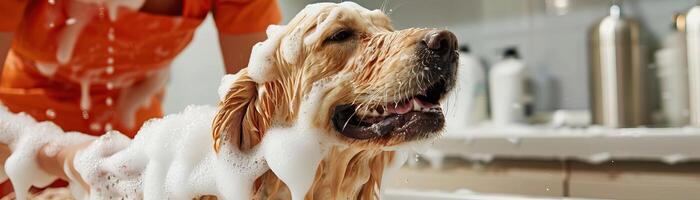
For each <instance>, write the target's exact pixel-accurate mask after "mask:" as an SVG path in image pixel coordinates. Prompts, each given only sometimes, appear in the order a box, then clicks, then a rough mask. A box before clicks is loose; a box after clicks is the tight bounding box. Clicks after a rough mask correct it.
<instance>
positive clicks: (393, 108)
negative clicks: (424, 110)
mask: <svg viewBox="0 0 700 200" xmlns="http://www.w3.org/2000/svg"><path fill="white" fill-rule="evenodd" d="M387 107H388V108H387V109H386V111H387V112H389V113H395V114H399V115H401V114H406V113H407V112H409V111H411V110H412V109H413V100H409V101H405V102H403V103H400V104H395V105H389V106H387Z"/></svg>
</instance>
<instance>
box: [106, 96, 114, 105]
mask: <svg viewBox="0 0 700 200" xmlns="http://www.w3.org/2000/svg"><path fill="white" fill-rule="evenodd" d="M113 103H114V100H112V97H107V99H106V100H105V104H107V106H112V104H113Z"/></svg>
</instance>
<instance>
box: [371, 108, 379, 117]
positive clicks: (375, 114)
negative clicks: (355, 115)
mask: <svg viewBox="0 0 700 200" xmlns="http://www.w3.org/2000/svg"><path fill="white" fill-rule="evenodd" d="M369 115H370V116H373V117H379V112H377V110H375V109H372V112H371V113H370V114H369Z"/></svg>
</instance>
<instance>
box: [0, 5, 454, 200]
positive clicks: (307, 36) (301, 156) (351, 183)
mask: <svg viewBox="0 0 700 200" xmlns="http://www.w3.org/2000/svg"><path fill="white" fill-rule="evenodd" d="M267 34H268V39H267V40H265V41H263V42H261V43H259V44H257V45H256V46H255V47H254V48H253V51H252V54H251V58H250V62H249V65H248V68H246V69H243V70H242V71H240V72H239V73H237V74H236V75H228V76H226V77H224V78H223V79H222V86H221V87H220V88H219V90H218V92H219V94H220V95H222V96H221V102H220V103H219V106H218V107H216V108H215V107H209V106H190V107H188V108H187V109H185V111H183V112H182V113H179V114H174V115H169V116H166V117H164V118H162V119H155V120H151V121H149V122H147V123H146V124H145V125H144V126H143V128H142V129H141V130H140V131H139V132H138V134H137V136H136V138H134V139H133V140H130V139H128V138H126V137H125V136H123V135H121V134H119V133H118V132H110V133H108V134H106V135H104V136H101V137H99V138H97V139H95V140H94V141H93V142H92V143H90V145H89V146H88V147H87V148H85V149H84V150H82V151H80V152H78V153H77V155H76V157H75V159H74V160H73V163H72V164H73V166H75V169H76V171H77V172H78V173H79V174H78V175H77V176H78V177H76V176H73V177H71V174H70V173H67V174H68V175H69V178H70V179H71V181H72V184H71V188H72V192H73V194H74V195H76V196H77V197H79V198H89V199H110V198H124V199H192V198H196V197H202V196H216V197H218V198H221V199H294V200H300V199H378V198H380V190H381V186H382V178H383V177H384V175H385V172H386V171H387V170H388V169H389V168H390V167H391V166H394V167H395V166H399V165H400V164H401V163H402V160H403V159H402V158H401V157H402V156H401V154H400V153H399V152H397V149H401V148H402V147H405V146H407V145H411V144H414V143H417V142H421V141H426V140H430V139H433V138H436V137H438V136H439V135H440V133H441V131H442V129H443V126H444V116H443V112H442V109H441V107H440V100H441V99H442V98H443V97H444V96H445V95H446V93H447V92H448V91H450V89H451V88H452V87H453V85H454V82H455V80H454V79H455V72H456V70H457V52H456V46H457V41H456V38H455V36H454V35H453V34H452V33H451V32H449V31H445V30H437V29H405V30H394V29H393V28H392V26H391V22H390V20H389V18H388V17H387V16H386V15H385V14H384V13H382V12H381V11H378V10H374V11H371V10H368V9H365V8H363V7H361V6H359V5H357V4H355V3H351V2H343V3H339V4H335V3H319V4H313V5H309V6H307V7H306V8H304V9H303V10H302V11H301V12H300V13H299V14H298V15H297V16H296V17H295V18H294V19H292V20H291V22H290V23H289V24H288V25H284V26H271V27H270V28H269V29H268V31H267ZM212 92H213V91H212ZM2 112H3V111H2V110H0V114H2V115H0V117H4V118H3V119H2V120H3V121H4V120H17V119H14V118H17V117H18V116H16V115H14V116H13V114H9V113H7V111H4V112H5V113H2ZM25 117H26V116H25ZM5 118H6V119H5ZM19 118H24V117H22V116H19ZM39 125H40V124H38V123H36V122H32V121H30V122H28V125H26V126H28V127H31V126H39ZM8 127H10V128H8ZM12 127H14V126H11V124H2V123H0V136H2V137H0V139H3V138H5V137H6V136H7V138H11V139H7V140H0V141H1V142H7V143H11V144H9V146H10V147H12V148H13V149H12V150H13V154H14V153H16V152H21V151H22V150H21V149H22V148H27V149H32V151H36V149H38V148H39V147H41V146H43V145H44V144H50V143H51V141H47V140H36V141H38V142H36V143H31V144H27V145H25V146H24V147H23V146H22V145H17V144H19V143H18V142H16V141H21V139H17V138H22V137H25V136H24V135H31V134H32V133H28V131H31V130H32V129H26V128H25V129H26V130H24V129H18V128H17V127H14V129H12ZM59 130H60V129H59ZM12 131H14V132H15V133H8V132H12ZM17 131H19V132H21V133H18V132H17ZM24 132H27V133H24ZM53 132H54V133H52V136H51V137H52V138H62V136H64V135H65V134H63V133H62V132H61V131H53ZM27 137H28V136H27ZM7 143H6V144H7ZM15 143H17V144H15ZM61 145H63V146H65V145H71V144H69V143H61ZM61 145H59V146H61ZM24 152H25V154H26V152H27V151H24ZM11 157H12V156H11ZM29 160H31V159H29ZM25 163H26V162H25ZM18 166H27V165H20V164H18V163H17V162H14V161H13V162H11V160H8V162H7V163H6V165H5V169H6V172H8V176H9V177H10V179H12V181H13V182H14V181H16V180H17V181H19V182H22V183H25V184H23V185H20V186H15V190H16V191H27V190H28V189H29V188H28V185H30V184H34V183H32V182H31V181H28V180H27V178H26V177H22V176H20V175H18V174H26V172H27V170H32V169H34V170H36V169H35V168H36V167H35V168H31V169H30V168H27V170H24V171H22V170H20V171H22V173H19V172H16V170H15V171H7V169H17V168H18ZM19 168H21V167H19ZM11 173H15V174H11ZM49 178H50V177H49ZM76 180H82V181H84V182H85V183H86V184H87V185H88V186H89V187H87V188H85V187H80V186H75V185H79V184H77V183H76ZM41 183H42V184H44V181H42V182H41ZM25 194H26V193H25Z"/></svg>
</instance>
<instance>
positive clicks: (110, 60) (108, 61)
mask: <svg viewBox="0 0 700 200" xmlns="http://www.w3.org/2000/svg"><path fill="white" fill-rule="evenodd" d="M107 64H110V65H111V64H114V58H112V57H110V58H107Z"/></svg>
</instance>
